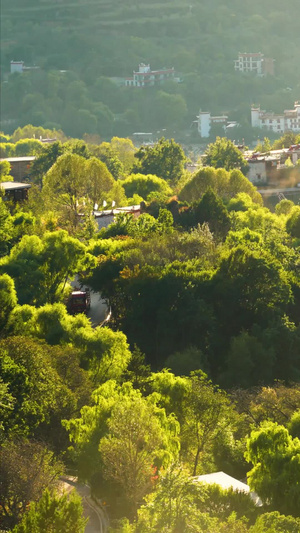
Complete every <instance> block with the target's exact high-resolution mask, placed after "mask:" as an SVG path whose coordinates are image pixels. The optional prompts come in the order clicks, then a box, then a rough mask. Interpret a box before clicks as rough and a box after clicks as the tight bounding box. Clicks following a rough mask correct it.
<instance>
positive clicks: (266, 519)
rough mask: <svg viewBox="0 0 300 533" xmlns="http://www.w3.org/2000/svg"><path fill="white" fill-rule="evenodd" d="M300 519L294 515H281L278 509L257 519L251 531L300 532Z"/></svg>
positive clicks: (270, 532)
mask: <svg viewBox="0 0 300 533" xmlns="http://www.w3.org/2000/svg"><path fill="white" fill-rule="evenodd" d="M299 528H300V520H299V519H298V518H294V517H292V516H285V515H281V514H280V513H279V512H278V511H273V512H272V513H263V514H262V515H261V516H259V517H258V518H257V519H256V522H255V524H254V526H252V527H250V530H249V531H250V533H298V532H299Z"/></svg>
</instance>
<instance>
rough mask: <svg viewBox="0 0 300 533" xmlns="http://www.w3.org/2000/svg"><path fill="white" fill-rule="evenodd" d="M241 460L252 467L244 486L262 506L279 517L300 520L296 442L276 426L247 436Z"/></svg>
mask: <svg viewBox="0 0 300 533" xmlns="http://www.w3.org/2000/svg"><path fill="white" fill-rule="evenodd" d="M245 457H246V459H247V461H248V462H251V463H252V464H253V468H252V470H250V472H248V483H249V485H250V487H251V489H252V490H255V491H256V492H257V493H258V495H259V496H260V498H261V499H262V501H263V502H265V503H268V504H269V505H271V507H272V508H273V509H274V510H277V511H279V512H281V513H283V514H291V515H293V516H296V517H299V516H300V487H299V479H300V441H299V439H297V438H296V439H293V438H292V437H291V435H290V434H289V432H288V430H287V429H286V428H285V427H283V426H279V425H278V424H276V423H272V422H265V423H262V424H261V427H260V428H259V429H257V430H255V431H253V432H252V433H251V436H250V438H249V439H248V441H247V452H246V454H245Z"/></svg>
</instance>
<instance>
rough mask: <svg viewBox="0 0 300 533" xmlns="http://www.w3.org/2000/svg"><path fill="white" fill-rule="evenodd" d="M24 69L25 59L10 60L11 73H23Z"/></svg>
mask: <svg viewBox="0 0 300 533" xmlns="http://www.w3.org/2000/svg"><path fill="white" fill-rule="evenodd" d="M23 70H24V61H11V62H10V73H11V74H14V72H19V73H20V74H22V72H23Z"/></svg>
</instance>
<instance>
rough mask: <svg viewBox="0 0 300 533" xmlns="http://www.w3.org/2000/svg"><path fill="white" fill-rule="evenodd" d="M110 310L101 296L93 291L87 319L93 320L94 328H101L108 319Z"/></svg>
mask: <svg viewBox="0 0 300 533" xmlns="http://www.w3.org/2000/svg"><path fill="white" fill-rule="evenodd" d="M108 312H109V309H108V307H107V305H106V302H105V300H102V298H101V294H99V293H98V292H92V291H91V308H90V310H89V311H88V313H87V317H88V318H90V319H91V322H92V324H93V326H99V324H101V322H103V320H105V318H106V317H107V315H108Z"/></svg>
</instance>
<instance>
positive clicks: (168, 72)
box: [125, 63, 177, 87]
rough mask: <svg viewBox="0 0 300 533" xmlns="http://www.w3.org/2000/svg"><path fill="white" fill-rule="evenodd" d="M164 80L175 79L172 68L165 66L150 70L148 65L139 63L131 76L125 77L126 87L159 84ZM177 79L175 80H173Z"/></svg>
mask: <svg viewBox="0 0 300 533" xmlns="http://www.w3.org/2000/svg"><path fill="white" fill-rule="evenodd" d="M166 80H173V81H174V80H175V70H174V68H173V67H172V68H165V69H161V70H151V68H150V65H149V64H148V65H145V64H144V63H140V64H139V70H138V71H137V72H136V71H134V72H133V77H132V78H126V80H125V85H126V87H152V86H154V85H161V84H163V83H164V82H165V81H166ZM175 81H177V80H175Z"/></svg>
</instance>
